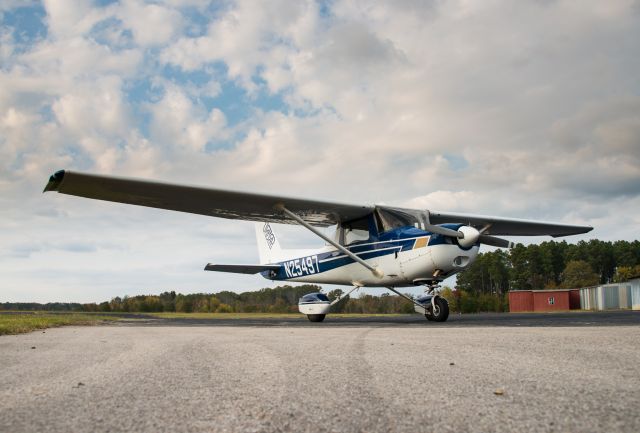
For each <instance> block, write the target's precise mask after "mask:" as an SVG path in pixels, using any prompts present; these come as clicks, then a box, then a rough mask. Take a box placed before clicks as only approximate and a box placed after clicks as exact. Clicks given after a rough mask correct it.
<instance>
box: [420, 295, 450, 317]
mask: <svg viewBox="0 0 640 433" xmlns="http://www.w3.org/2000/svg"><path fill="white" fill-rule="evenodd" d="M424 317H426V318H427V320H429V321H432V322H444V321H446V320H447V318H448V317H449V303H448V302H447V300H446V299H444V298H443V297H441V296H435V297H434V298H433V300H432V302H431V306H429V307H427V308H426V309H425V313H424Z"/></svg>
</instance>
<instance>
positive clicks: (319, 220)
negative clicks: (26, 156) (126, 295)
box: [44, 170, 593, 246]
mask: <svg viewBox="0 0 640 433" xmlns="http://www.w3.org/2000/svg"><path fill="white" fill-rule="evenodd" d="M46 191H57V192H59V193H62V194H69V195H76V196H80V197H87V198H93V199H97V200H106V201H113V202H118V203H127V204H133V205H138V206H146V207H154V208H160V209H168V210H174V211H180V212H188V213H194V214H200V215H208V216H213V217H219V218H228V219H241V220H248V221H262V222H273V223H283V224H295V223H296V222H300V221H296V218H293V217H291V214H294V216H295V217H297V218H299V219H300V220H302V221H304V222H306V223H308V224H311V225H314V226H319V227H328V226H331V225H335V224H338V223H341V222H345V221H350V220H353V219H356V218H360V217H364V216H366V215H369V214H371V213H372V212H374V211H376V207H375V206H360V205H353V204H343V203H335V202H324V201H316V200H307V199H297V198H288V197H282V196H276V195H267V194H255V193H246V192H236V191H228V190H220V189H212V188H203V187H197V186H185V185H176V184H170V183H164V182H157V181H149V180H140V179H128V178H123V177H115V176H104V175H96V174H88V173H78V172H75V171H73V172H72V171H68V170H61V171H58V172H56V173H55V174H53V175H52V176H51V177H50V178H49V182H48V183H47V185H46V187H45V189H44V192H46ZM282 207H286V211H285V212H283V211H282ZM385 209H386V210H389V211H394V212H397V211H400V212H402V213H404V214H406V215H408V216H411V217H412V218H413V219H414V220H415V221H416V222H420V221H424V222H427V223H430V225H429V226H428V227H427V228H428V229H430V230H432V231H434V232H435V233H443V234H445V235H447V236H454V237H455V232H454V231H452V230H450V229H445V228H438V227H434V226H433V225H434V224H445V223H459V224H464V225H470V226H473V227H475V228H476V229H478V230H479V231H480V232H481V233H482V236H483V239H484V241H483V243H487V244H489V245H496V246H500V245H497V244H501V243H503V241H502V240H500V239H498V238H492V237H491V236H490V235H511V236H542V235H549V236H554V237H558V236H568V235H575V234H580V233H586V232H589V231H591V230H593V228H592V227H588V226H576V225H567V224H556V223H549V222H540V221H529V220H520V219H512V218H500V217H491V216H483V215H471V214H458V213H446V212H436V211H427V210H417V209H401V208H391V207H387V206H379V207H378V211H380V210H385ZM425 220H426V221H425ZM410 224H412V223H410ZM445 231H446V233H444V232H445ZM458 237H459V236H458ZM496 243H497V244H496Z"/></svg>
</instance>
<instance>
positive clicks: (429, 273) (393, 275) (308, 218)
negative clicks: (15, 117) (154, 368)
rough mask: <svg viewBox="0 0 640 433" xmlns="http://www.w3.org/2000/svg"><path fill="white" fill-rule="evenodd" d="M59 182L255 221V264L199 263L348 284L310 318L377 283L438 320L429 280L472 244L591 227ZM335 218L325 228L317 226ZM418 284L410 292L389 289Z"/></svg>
mask: <svg viewBox="0 0 640 433" xmlns="http://www.w3.org/2000/svg"><path fill="white" fill-rule="evenodd" d="M46 191H58V192H59V193H63V194H70V195H75V196H80V197H87V198H93V199H98V200H107V201H113V202H119V203H128V204H134V205H139V206H147V207H154V208H161V209H168V210H174V211H180V212H189V213H194V214H201V215H208V216H213V217H219V218H228V219H241V220H249V221H255V222H256V235H257V240H258V248H259V255H260V264H246V265H245V264H208V265H206V267H205V270H208V271H218V272H234V273H241V274H257V273H260V274H261V275H262V276H263V277H265V278H267V279H270V280H278V281H295V282H307V283H325V284H341V285H349V286H352V289H351V290H350V291H349V292H347V293H345V294H344V295H343V296H341V297H339V298H337V299H335V300H334V301H333V302H331V301H330V300H329V298H327V296H326V295H324V294H323V293H311V294H308V295H305V296H303V297H302V298H301V299H300V302H299V304H298V309H299V311H300V312H301V313H303V314H306V315H307V317H308V318H309V320H310V321H312V322H321V321H322V320H324V318H325V315H326V314H327V313H329V311H330V310H331V307H332V306H333V305H335V304H336V303H337V302H339V301H340V300H341V299H344V297H345V296H347V295H348V294H350V293H351V292H353V291H354V290H357V289H359V288H360V287H363V286H366V287H385V288H387V289H389V290H391V291H393V292H394V293H396V294H398V295H400V296H403V297H405V298H407V299H408V300H409V301H410V302H412V303H414V304H415V309H416V311H417V312H420V313H422V314H424V315H425V316H426V318H427V319H428V320H434V321H441V322H442V321H445V320H447V317H448V315H449V306H448V304H447V301H446V300H445V299H444V298H442V297H440V296H438V295H437V293H436V292H435V288H436V287H437V286H438V284H439V283H440V282H441V281H442V280H444V279H445V278H447V277H449V276H451V275H453V274H455V273H457V272H460V271H461V270H463V269H465V268H466V267H468V266H469V265H470V264H471V263H473V261H474V260H475V258H476V256H477V255H478V249H479V247H480V245H482V244H485V245H491V246H495V247H502V248H511V247H512V246H513V245H514V244H513V242H511V241H509V240H506V239H502V238H500V237H496V236H501V235H511V236H541V235H550V236H553V237H558V236H567V235H574V234H579V233H586V232H588V231H590V230H592V227H587V226H576V225H566V224H555V223H547V222H539V221H527V220H519V219H511V218H498V217H489V216H482V215H467V214H458V213H447V212H436V211H430V210H417V209H404V208H396V207H388V206H373V205H372V206H361V205H354V204H340V203H332V202H323V201H316V200H306V199H295V198H288V197H280V196H271V195H264V194H254V193H246V192H234V191H228V190H219V189H210V188H201V187H193V186H184V185H175V184H168V183H162V182H155V181H148V180H138V179H127V178H120V177H113V176H102V175H96V174H88V173H78V172H75V171H68V170H61V171H58V172H56V173H55V174H53V175H52V176H51V177H50V179H49V182H48V183H47V185H46V187H45V189H44V192H46ZM270 223H283V224H299V225H301V226H303V227H305V228H306V229H308V230H310V231H311V232H313V233H314V234H315V235H317V236H318V237H320V238H321V239H323V240H324V241H325V242H326V244H325V245H324V246H322V247H320V248H318V249H315V250H285V249H282V248H281V247H280V244H279V242H278V239H277V238H276V236H275V234H274V232H273V229H272V228H271V225H270ZM330 226H336V229H335V232H334V235H333V236H331V237H330V236H327V235H325V234H324V233H323V232H321V231H319V230H318V229H317V228H316V227H330ZM415 285H424V286H426V288H427V290H426V294H425V295H423V296H421V297H419V298H417V299H413V298H412V297H410V296H407V295H405V294H403V293H401V292H400V291H398V290H397V289H398V288H400V287H408V286H415Z"/></svg>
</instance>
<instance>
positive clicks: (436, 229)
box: [424, 224, 464, 238]
mask: <svg viewBox="0 0 640 433" xmlns="http://www.w3.org/2000/svg"><path fill="white" fill-rule="evenodd" d="M424 226H425V229H426V230H429V231H430V232H431V233H437V234H439V235H442V236H449V237H451V238H462V237H464V235H463V234H462V233H460V232H459V231H457V230H451V229H448V228H446V227H440V226H436V225H433V224H425V225H424Z"/></svg>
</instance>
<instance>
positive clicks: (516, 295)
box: [509, 290, 533, 313]
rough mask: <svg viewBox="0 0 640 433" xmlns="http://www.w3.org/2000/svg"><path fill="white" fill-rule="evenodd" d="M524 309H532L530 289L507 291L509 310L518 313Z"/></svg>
mask: <svg viewBox="0 0 640 433" xmlns="http://www.w3.org/2000/svg"><path fill="white" fill-rule="evenodd" d="M524 311H533V293H532V292H531V290H514V291H511V292H509V312H511V313H519V312H524Z"/></svg>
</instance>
